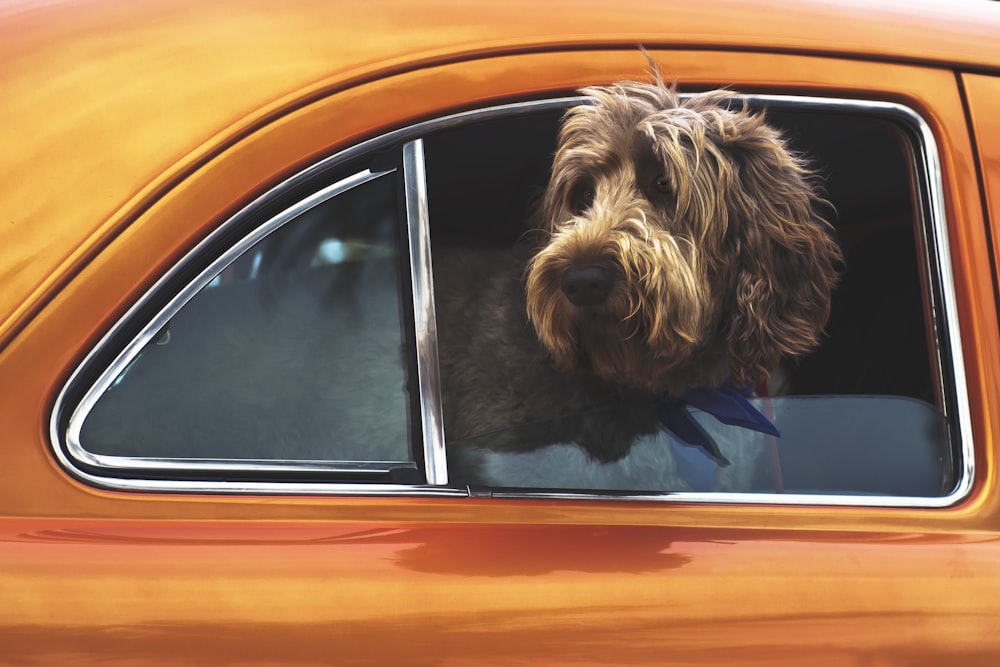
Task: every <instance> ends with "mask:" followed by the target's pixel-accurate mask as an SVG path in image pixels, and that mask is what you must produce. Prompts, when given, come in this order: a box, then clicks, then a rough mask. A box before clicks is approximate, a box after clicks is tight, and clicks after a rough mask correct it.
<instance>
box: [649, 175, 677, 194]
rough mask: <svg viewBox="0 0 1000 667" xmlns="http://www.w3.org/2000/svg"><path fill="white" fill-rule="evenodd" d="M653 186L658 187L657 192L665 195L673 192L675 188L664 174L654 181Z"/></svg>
mask: <svg viewBox="0 0 1000 667" xmlns="http://www.w3.org/2000/svg"><path fill="white" fill-rule="evenodd" d="M653 187H654V188H656V191H657V192H659V193H662V194H665V195H669V194H673V192H674V189H673V188H672V187H671V186H670V181H669V180H667V179H666V178H665V177H663V176H661V177H660V178H658V179H656V181H655V182H654V183H653Z"/></svg>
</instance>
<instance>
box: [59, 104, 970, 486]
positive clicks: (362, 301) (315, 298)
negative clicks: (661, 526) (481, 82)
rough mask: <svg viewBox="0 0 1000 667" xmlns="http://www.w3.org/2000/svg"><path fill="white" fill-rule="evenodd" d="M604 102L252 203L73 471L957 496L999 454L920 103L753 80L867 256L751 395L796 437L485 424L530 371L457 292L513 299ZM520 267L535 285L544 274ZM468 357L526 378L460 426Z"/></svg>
mask: <svg viewBox="0 0 1000 667" xmlns="http://www.w3.org/2000/svg"><path fill="white" fill-rule="evenodd" d="M578 101H579V100H577V99H558V100H548V101H540V102H532V103H525V104H514V105H509V106H503V107H496V108H491V109H486V110H477V111H472V112H466V113H463V114H459V115H458V116H452V117H448V118H444V119H441V120H437V121H430V122H427V123H423V124H421V125H418V126H415V127H412V128H405V129H403V130H399V131H397V132H395V133H392V134H391V135H387V136H386V137H380V138H377V139H375V140H372V141H371V142H369V143H368V144H364V145H361V146H358V147H356V148H354V149H351V150H350V151H348V152H347V154H342V155H337V156H333V157H331V158H329V159H328V160H326V161H324V162H322V163H320V164H318V165H315V166H314V167H312V168H310V170H308V171H307V172H306V174H305V176H301V175H300V176H299V177H296V178H294V179H292V181H291V182H290V183H291V185H289V184H284V185H282V186H280V187H279V188H276V189H275V191H274V193H272V194H271V195H268V196H265V197H263V198H262V199H261V200H260V201H259V202H257V203H255V204H253V205H251V206H249V207H248V208H247V209H245V210H244V211H242V212H241V213H240V214H238V215H237V216H235V217H234V219H233V220H231V221H230V222H229V223H227V224H226V225H225V226H224V227H223V228H221V229H220V230H219V232H218V233H216V234H215V235H213V237H212V238H210V239H207V240H206V242H205V243H203V244H202V245H201V246H199V248H197V249H196V250H195V251H193V252H192V253H191V254H190V255H189V256H188V258H186V259H185V260H184V261H183V262H181V263H180V264H179V265H178V268H177V269H176V270H175V275H171V276H167V277H165V278H164V280H162V281H161V282H160V283H159V284H158V286H157V287H155V288H154V289H153V290H152V291H151V292H150V295H148V296H147V299H146V300H147V301H148V303H144V304H139V305H137V307H136V308H134V309H133V311H132V312H131V313H130V314H129V315H128V316H126V317H125V318H123V320H122V322H120V323H119V325H118V327H117V328H116V330H115V331H112V332H111V333H109V335H108V336H107V337H106V339H105V340H104V341H103V342H102V344H101V345H99V346H98V348H97V349H96V350H95V351H94V352H93V353H92V354H91V356H90V357H88V359H87V360H86V361H85V363H84V364H83V365H82V366H81V368H80V369H79V370H78V372H77V374H76V375H75V376H74V378H73V379H72V380H71V382H70V384H69V385H68V388H67V390H66V391H65V392H64V398H63V400H64V401H65V403H66V404H67V409H64V410H57V413H56V416H55V417H54V420H55V421H54V424H55V426H54V431H53V432H54V433H55V434H56V436H57V437H56V439H57V443H58V444H59V446H60V447H62V448H63V451H64V452H65V454H66V458H67V460H68V461H69V462H70V465H72V466H73V467H75V468H77V469H79V470H84V471H89V472H91V473H93V472H94V471H96V472H98V473H99V476H100V479H101V480H103V481H102V482H101V483H107V484H112V482H108V481H107V480H109V479H116V480H120V479H125V478H132V479H137V480H139V481H138V482H129V483H128V484H125V485H126V486H128V485H129V484H131V487H130V488H150V483H148V480H149V479H156V480H161V481H162V480H166V481H167V483H169V484H172V486H171V487H170V488H174V489H176V490H186V489H195V488H197V489H199V490H201V489H204V488H218V489H219V490H230V489H229V487H228V486H226V485H227V484H229V480H231V479H232V477H233V475H236V476H237V477H238V478H239V479H240V483H241V484H242V486H240V487H239V488H240V489H254V488H257V489H259V490H263V491H268V492H271V491H275V490H277V491H281V490H282V489H283V488H284V489H285V490H287V489H291V490H293V491H297V490H300V489H306V490H308V491H310V492H311V491H317V490H319V491H322V492H331V493H338V492H342V493H358V492H364V491H363V490H362V488H361V487H359V486H358V485H359V484H360V485H365V484H373V485H375V486H374V487H373V488H376V487H377V490H378V492H380V493H392V492H393V491H394V490H400V491H402V490H406V491H407V492H414V491H416V492H420V493H448V494H459V495H464V494H467V493H483V492H485V493H493V494H497V495H503V494H513V495H519V496H521V495H527V496H531V497H545V496H563V495H566V494H570V495H574V496H578V497H588V496H595V495H596V496H597V497H609V496H611V497H621V496H624V497H641V498H655V499H669V498H689V497H700V498H703V499H706V500H711V499H712V498H718V499H729V500H731V499H732V498H731V497H730V495H729V494H742V497H744V498H747V499H750V498H753V499H755V500H757V501H760V500H761V499H764V500H765V501H775V502H792V501H795V499H796V498H800V499H801V498H802V497H803V496H804V497H805V500H802V501H803V502H824V501H823V500H818V501H817V500H816V499H815V498H813V496H818V497H822V498H827V499H834V501H836V502H865V501H864V500H861V499H863V498H876V499H877V500H875V501H872V502H876V503H888V504H895V503H894V501H892V498H903V499H928V502H929V503H931V504H933V503H935V502H938V503H943V502H946V499H947V498H948V497H949V496H950V495H951V494H954V493H955V492H956V489H958V487H959V486H960V485H961V484H962V483H963V480H964V479H965V478H966V477H967V464H968V458H969V457H968V451H969V448H970V447H971V443H970V442H969V438H968V436H967V434H965V432H964V429H965V428H967V427H966V423H965V421H963V417H962V415H963V413H964V410H965V409H966V408H965V407H964V405H965V402H964V386H963V383H962V378H961V375H960V367H961V364H960V359H961V356H960V354H961V348H960V345H959V343H958V337H957V334H958V332H957V323H956V320H955V319H954V317H953V316H950V315H949V313H952V312H953V308H954V304H953V299H952V297H951V293H950V290H951V283H950V273H949V270H948V266H947V263H946V261H947V245H946V244H947V238H946V236H945V234H944V220H943V214H942V211H941V210H940V208H941V207H940V201H939V199H940V193H939V192H936V191H935V189H936V188H937V189H939V185H938V184H937V182H936V181H935V180H934V179H935V178H937V176H936V173H935V164H936V163H935V160H936V153H935V152H934V145H933V141H932V139H930V134H929V133H928V132H927V131H926V129H925V126H924V125H923V123H922V121H921V120H920V119H919V117H918V116H916V114H914V113H913V112H912V111H909V110H908V109H905V108H903V107H899V106H897V105H889V104H875V103H867V102H853V101H849V100H815V99H803V98H794V97H751V98H746V101H747V103H749V104H752V105H754V106H755V107H757V108H760V109H761V110H766V112H767V117H768V119H769V122H771V123H772V124H773V125H775V126H776V127H778V128H779V129H780V130H781V131H782V133H783V134H784V135H785V136H786V137H787V138H788V141H789V142H790V145H791V147H792V148H793V149H794V150H795V151H796V152H798V153H801V154H803V155H807V156H808V158H809V160H810V162H811V164H812V165H813V167H814V169H815V171H816V173H817V174H818V176H819V177H821V178H822V180H823V182H824V188H825V196H826V198H827V199H828V200H829V205H830V210H829V211H828V212H827V213H829V214H830V215H831V218H832V220H833V222H834V225H835V229H836V235H837V241H838V243H839V244H840V245H841V247H842V248H843V251H844V256H845V260H844V266H843V270H842V275H841V279H840V282H839V284H838V287H837V288H836V291H835V292H834V296H833V303H832V312H831V317H830V320H829V323H828V325H827V328H826V331H825V334H824V337H823V340H822V344H821V345H819V346H818V347H817V348H816V349H815V350H814V351H813V352H811V353H810V354H808V355H806V356H805V357H803V358H801V359H799V360H797V361H796V362H794V363H784V364H782V365H780V366H779V367H778V368H776V369H775V370H774V372H773V373H772V375H771V377H770V379H769V380H768V381H767V382H766V383H762V384H761V385H760V386H756V387H753V388H751V389H752V393H751V394H750V396H749V398H748V401H749V405H751V406H752V407H753V409H754V410H755V411H756V412H757V413H759V414H761V415H763V416H764V417H765V418H766V419H767V420H768V421H769V422H770V423H772V424H773V425H774V426H775V427H776V429H777V431H779V432H780V436H778V435H774V434H768V433H764V432H760V431H753V430H747V429H745V428H742V427H739V426H732V425H727V424H724V423H722V422H720V421H719V420H718V419H717V418H716V417H713V416H710V415H709V414H707V413H705V412H703V411H701V410H699V409H698V408H697V407H693V408H692V407H688V408H686V411H687V413H688V414H689V415H690V416H691V419H692V420H693V423H694V424H696V428H698V429H700V430H702V431H703V432H704V433H706V434H707V437H708V438H709V439H710V441H711V442H712V444H713V446H715V447H716V448H717V449H718V451H717V452H716V454H715V455H711V456H706V454H705V451H703V449H700V448H698V447H691V446H690V444H689V443H685V442H680V441H678V439H677V438H676V437H674V435H672V434H671V433H670V432H668V431H667V430H664V429H660V428H653V429H649V428H645V429H640V430H639V432H630V433H628V434H623V433H621V432H619V431H617V430H616V429H615V428H613V427H612V426H610V425H613V424H620V423H622V422H623V421H642V422H643V423H648V422H649V420H650V419H653V420H654V421H655V420H656V418H657V414H658V413H657V410H658V409H659V407H658V405H657V404H656V402H655V401H654V402H646V403H643V402H642V401H636V402H632V403H630V402H627V401H626V402H624V403H618V404H616V405H614V406H609V405H595V406H589V407H588V408H587V409H586V410H579V409H575V408H574V409H559V408H554V409H552V410H550V411H547V412H546V411H542V412H540V413H539V412H537V411H530V414H531V418H530V419H523V418H519V417H518V415H512V416H511V417H510V418H509V419H507V421H504V420H503V419H499V421H498V419H496V418H495V415H493V416H492V417H490V418H489V419H487V418H485V416H484V415H487V414H488V413H489V412H490V410H491V409H493V408H495V403H494V402H493V400H492V398H491V397H492V394H491V386H492V385H500V384H503V385H507V386H515V385H517V383H518V382H520V381H522V378H521V377H520V376H519V370H518V368H517V367H516V365H515V364H507V365H505V363H504V358H503V356H502V350H503V345H502V344H501V342H502V341H499V340H493V339H491V338H490V336H491V335H493V334H490V333H488V332H489V331H491V330H490V329H486V330H485V331H487V334H486V335H485V336H484V334H483V333H482V332H483V331H484V329H482V328H481V327H479V328H476V327H470V321H469V320H470V316H469V313H471V312H479V311H478V310H477V309H472V308H463V307H462V305H461V303H459V304H458V305H457V306H456V305H455V304H454V303H453V302H454V299H455V297H454V294H456V293H458V294H461V295H462V296H461V298H463V299H476V300H484V299H494V300H497V309H498V312H499V311H500V310H502V309H503V308H507V309H508V311H509V310H510V304H509V303H508V304H507V305H506V306H505V305H504V303H505V302H504V300H503V299H499V297H500V295H498V294H497V293H495V292H493V291H490V289H487V285H489V284H490V281H491V275H495V274H496V272H500V271H507V272H510V271H511V266H512V265H511V262H515V264H516V262H522V264H521V265H520V266H522V269H523V262H524V261H525V258H524V257H523V256H521V255H519V254H518V253H521V252H522V249H523V248H524V247H525V246H526V245H530V240H531V239H532V236H533V233H534V231H535V229H536V226H537V220H536V218H535V217H534V212H535V210H536V207H537V202H538V200H539V198H540V197H541V194H542V192H543V190H544V188H545V185H546V182H547V179H548V177H549V167H550V164H551V160H552V155H553V151H554V150H555V144H556V136H557V133H558V128H559V124H560V121H561V118H562V116H563V114H564V112H565V109H566V107H567V105H568V104H572V103H577V102H578ZM428 239H429V240H428ZM425 253H429V255H425ZM512 258H513V259H512ZM431 260H432V263H431ZM510 275H511V276H512V278H511V280H509V281H508V288H509V289H510V290H517V289H521V288H522V287H523V284H522V278H523V270H522V271H521V272H518V271H514V272H513V273H510ZM431 280H433V285H434V289H433V291H431V290H430V289H429V286H430V284H431ZM504 312H507V311H504ZM518 316H519V317H522V318H523V313H514V314H510V313H508V314H506V315H504V317H518ZM494 331H499V329H495V330H494ZM497 335H499V334H497ZM455 350H462V351H469V350H475V354H476V355H480V356H481V357H482V358H484V359H486V358H489V360H490V361H491V362H492V363H494V365H496V366H497V368H498V369H499V371H498V372H497V374H496V375H495V376H494V378H493V379H492V380H490V381H487V382H481V383H479V384H476V383H472V384H469V383H466V385H464V386H465V387H466V388H465V389H464V390H463V391H464V394H465V395H464V396H463V400H464V402H463V405H472V406H473V409H472V410H466V412H467V413H468V414H465V415H463V419H464V422H462V423H461V424H459V425H456V422H455V419H454V405H452V404H451V403H449V401H448V400H447V399H448V394H449V392H448V391H447V390H448V383H449V382H450V381H451V379H452V377H453V376H454V374H455V372H456V371H455V368H454V367H453V365H450V364H451V362H450V361H449V359H451V358H452V357H454V354H452V353H453V352H454V351H455ZM439 356H440V358H441V359H440V365H439ZM532 363H538V364H545V363H548V362H547V361H546V360H545V358H544V356H542V357H538V358H537V359H536V360H535V361H534V362H532ZM459 372H461V370H459ZM442 375H443V377H441V376H442ZM442 396H444V400H443V402H442ZM525 396H526V399H525V400H526V401H527V400H530V399H529V398H528V396H530V391H528V390H526V391H525ZM74 397H75V399H74ZM70 407H71V408H72V409H69V408H70ZM525 414H527V413H525ZM661 423H662V422H661ZM609 450H610V451H613V455H611V456H609V455H606V452H607V451H609ZM595 452H604V453H601V454H597V455H595ZM435 467H439V468H440V469H439V470H435ZM429 471H430V472H429ZM144 480H145V481H144ZM195 481H196V482H197V483H198V484H197V485H193V482H195ZM303 481H304V482H306V485H305V486H286V487H281V486H280V484H282V483H290V482H296V483H302V482H303ZM188 482H192V483H188ZM257 482H261V483H265V482H266V483H277V484H278V486H267V487H265V486H259V487H254V486H253V484H254V483H257ZM118 483H119V482H114V484H118ZM206 484H207V487H206V486H205V485H206ZM692 493H694V494H698V495H697V496H691V495H690V494H692ZM720 494H721V495H720ZM779 496H780V497H779ZM738 497H739V496H738ZM781 498H784V500H782V499H781ZM811 498H812V499H811ZM845 498H846V499H847V500H844V499H845ZM810 499H811V500H810ZM836 499H840V500H836ZM906 502H907V503H911V504H912V502H911V501H906Z"/></svg>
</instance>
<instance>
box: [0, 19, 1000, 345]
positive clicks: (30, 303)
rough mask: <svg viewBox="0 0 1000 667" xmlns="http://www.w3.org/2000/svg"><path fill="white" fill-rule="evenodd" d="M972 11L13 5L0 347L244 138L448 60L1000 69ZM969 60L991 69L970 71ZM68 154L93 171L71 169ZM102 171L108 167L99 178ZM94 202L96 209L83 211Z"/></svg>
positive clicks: (4, 55)
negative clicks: (709, 54) (686, 60)
mask: <svg viewBox="0 0 1000 667" xmlns="http://www.w3.org/2000/svg"><path fill="white" fill-rule="evenodd" d="M982 4H983V3H978V2H960V3H950V4H949V10H948V11H943V10H942V6H941V5H940V4H937V3H933V2H926V3H904V2H893V3H886V4H884V5H880V6H878V7H874V8H872V7H870V6H869V3H864V2H860V1H855V2H852V3H851V5H852V7H851V11H850V12H847V13H845V12H843V11H840V10H839V9H838V7H837V6H835V5H834V6H831V3H828V2H814V3H794V4H791V5H789V4H787V3H781V2H759V3H758V2H755V3H742V2H736V1H730V2H725V3H717V4H715V5H714V6H713V7H712V9H711V10H708V11H706V10H705V8H704V5H703V4H702V3H699V2H696V1H689V2H683V3H672V5H671V11H669V12H663V11H657V7H658V5H659V3H657V2H649V1H648V0H647V2H646V3H643V2H637V3H634V4H630V5H628V6H627V7H626V6H622V7H618V8H617V11H616V12H610V13H609V12H607V10H606V6H605V3H599V2H574V3H570V4H569V8H567V6H565V5H559V4H555V3H547V4H546V5H545V6H544V7H538V6H536V5H532V4H531V3H526V4H524V6H521V7H519V6H518V5H516V4H509V3H505V4H496V3H481V4H478V5H474V6H473V5H465V6H463V11H462V12H454V11H453V6H452V4H451V3H449V2H442V3H439V4H435V3H420V4H419V5H415V4H413V3H409V2H406V1H405V0H396V1H390V2H385V3H381V4H379V5H378V6H377V8H376V7H375V6H373V5H371V4H364V5H363V6H362V5H360V4H359V5H353V6H352V5H350V4H346V5H341V4H339V3H338V4H333V5H327V4H325V3H319V2H308V1H303V2H298V3H277V2H266V1H260V2H252V3H239V2H234V3H233V6H230V5H227V4H226V3H213V5H212V6H211V8H209V7H206V6H205V5H204V4H203V3H195V2H191V1H190V0H157V1H156V2H143V3H129V2H124V1H118V2H81V3H78V4H74V5H71V6H66V5H64V4H62V3H60V4H50V3H45V2H32V1H30V0H29V1H27V2H24V1H22V2H17V3H14V4H13V5H12V6H11V7H10V8H9V9H7V10H6V11H5V12H4V14H3V19H4V20H3V23H2V24H0V31H2V32H0V37H2V39H0V45H2V46H0V62H3V63H4V64H3V67H2V69H0V83H2V85H3V87H4V90H5V91H7V99H8V102H7V103H6V104H5V105H4V107H3V109H2V110H0V125H2V126H3V127H5V128H9V129H8V132H9V137H8V138H7V140H6V141H5V151H4V157H3V158H2V159H3V162H0V168H2V169H3V171H4V172H5V173H19V174H22V176H21V178H22V179H23V180H22V181H21V185H20V187H19V188H18V189H17V190H16V194H15V193H5V195H4V200H2V201H0V205H2V208H3V209H4V210H7V211H11V212H15V213H13V216H14V217H12V218H9V219H8V220H6V229H5V230H4V236H5V243H4V248H5V249H6V250H5V253H9V254H5V255H4V257H3V259H4V261H3V262H2V266H3V267H5V268H4V273H3V274H0V290H3V291H0V297H2V298H0V303H2V304H3V308H4V310H3V311H0V344H3V343H4V342H5V341H6V340H8V339H9V338H10V337H11V336H13V335H14V334H15V333H16V332H17V330H19V328H20V327H21V326H23V324H24V322H25V321H26V320H27V319H28V318H30V316H31V314H32V313H33V312H35V311H36V310H37V308H38V307H39V306H40V305H41V304H43V303H44V302H45V300H47V299H48V298H50V297H51V294H52V293H53V292H54V291H55V290H56V289H57V288H58V287H59V286H60V285H61V284H62V283H64V282H65V280H66V277H67V276H68V275H71V274H72V273H73V272H74V271H76V270H77V269H78V268H79V266H81V264H82V263H83V262H85V261H86V259H87V258H88V257H89V256H90V255H91V254H92V252H93V249H95V248H99V247H101V246H102V245H103V244H104V243H105V242H106V241H107V239H108V238H110V237H111V236H113V235H114V234H115V233H116V231H115V230H116V229H118V228H119V227H120V225H121V224H123V223H124V221H125V220H128V219H130V216H132V215H134V213H135V212H136V211H141V210H142V209H143V208H145V207H146V206H148V205H149V204H150V203H151V202H152V201H155V199H156V198H157V197H159V196H161V195H162V193H163V192H164V191H165V189H167V188H169V187H170V186H171V185H172V184H175V183H176V182H177V181H178V180H179V179H181V178H183V176H184V175H185V174H188V173H190V172H191V171H192V170H193V169H194V168H196V167H197V165H199V164H201V163H202V162H204V160H206V159H208V158H210V157H211V156H212V155H215V154H217V153H218V152H219V151H221V150H223V149H224V148H225V147H226V146H227V145H229V144H231V143H232V142H233V141H234V140H236V139H237V138H239V137H240V136H242V135H244V134H246V133H247V132H249V131H251V130H252V129H253V128H255V127H259V126H261V125H262V124H264V123H266V122H267V121H269V120H271V119H273V118H275V117H277V116H280V115H282V114H283V113H286V112H287V111H289V110H290V109H294V108H297V107H299V106H302V105H303V104H306V103H308V102H309V101H310V100H312V99H316V98H317V97H321V96H323V95H326V94H329V93H330V92H332V91H335V90H341V89H345V88H348V87H350V86H352V85H356V84H358V83H361V82H364V81H369V80H373V79H377V78H380V77H384V76H387V75H389V74H392V73H394V72H401V71H405V70H412V69H418V68H422V67H427V66H431V65H435V64H440V63H444V62H449V61H453V60H471V59H474V58H478V57H483V56H489V55H501V54H504V53H516V52H524V51H546V50H552V49H558V48H581V47H595V46H610V47H615V48H634V46H635V45H638V44H646V45H648V46H650V47H653V46H668V45H669V46H673V47H698V48H704V47H705V45H706V44H709V45H713V46H714V47H715V48H720V47H722V48H725V49H739V50H746V51H765V52H767V51H770V52H798V53H810V54H832V55H837V54H840V55H842V56H844V55H846V56H847V57H848V58H852V57H853V56H854V54H856V53H859V52H860V53H864V54H866V55H867V56H868V57H870V58H873V59H878V60H896V61H914V62H930V63H935V62H936V63H941V64H945V65H949V64H958V65H961V64H967V65H968V64H974V65H975V66H976V67H984V66H985V67H998V66H1000V58H997V57H996V56H992V57H993V58H994V60H992V61H991V60H989V58H990V57H991V56H990V55H989V54H992V53H993V51H994V49H992V48H990V47H991V46H992V44H993V40H994V36H995V34H996V32H995V30H996V25H997V24H996V18H995V15H994V14H991V13H990V12H988V11H987V10H986V9H985V8H984V7H981V6H980V5H982ZM845 16H849V17H850V18H845ZM775 17H780V20H775ZM813 22H816V23H820V24H822V25H824V30H822V31H819V32H818V33H817V31H815V30H813V29H812V28H811V26H812V25H813ZM886 25H892V26H893V29H892V30H885V29H884V26H886ZM927 25H933V26H934V28H935V30H934V32H932V33H928V32H927V31H926V26H927ZM636 26H641V28H640V29H637V27H636ZM359 35H363V36H364V37H365V39H356V38H357V36H359ZM972 53H977V54H978V53H982V54H986V55H983V56H979V57H977V58H976V59H975V60H974V61H973V62H972V63H970V62H969V58H970V56H969V55H968V54H972ZM372 54H379V55H378V56H377V57H375V56H373V55H372ZM82 58H83V59H85V63H86V66H80V63H81V59H82ZM192 71H196V72H198V76H197V77H196V78H195V79H192V78H191V77H190V76H189V75H190V72H192ZM95 91H113V94H107V93H106V94H103V95H99V96H95V95H94V92H95ZM156 91H169V94H157V92H156ZM84 101H85V102H84ZM43 109H49V110H52V111H53V112H54V113H55V116H54V117H52V116H49V115H48V114H46V113H42V112H41V111H40V110H43ZM43 137H44V140H43V139H42V138H43ZM108 145H114V146H115V151H114V153H113V154H108V151H107V149H106V146H108ZM63 146H75V147H77V150H78V153H79V154H81V155H86V156H89V158H90V159H87V160H83V161H75V160H67V159H65V155H63V154H62V150H61V149H62V147H63ZM97 155H102V156H106V159H104V160H100V161H99V162H100V165H99V167H98V166H96V163H95V160H93V159H92V157H93V156H97ZM29 165H30V168H29ZM53 192H59V193H60V194H61V196H60V197H53V196H52V193H53ZM93 192H99V193H101V195H102V196H101V197H90V196H79V195H80V194H82V193H86V194H89V193H93ZM43 220H44V221H46V225H45V230H44V231H42V228H41V226H40V224H39V222H40V221H43ZM52 220H59V221H60V222H59V224H60V225H62V226H61V227H60V229H59V231H58V233H53V231H52V229H51V225H52V224H53V223H52V222H51V221H52ZM95 221H100V222H101V223H103V224H100V225H97V224H95ZM53 237H54V238H55V239H57V241H55V242H53V240H52V239H53Z"/></svg>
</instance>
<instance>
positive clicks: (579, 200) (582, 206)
mask: <svg viewBox="0 0 1000 667" xmlns="http://www.w3.org/2000/svg"><path fill="white" fill-rule="evenodd" d="M593 203H594V188H593V187H591V186H589V185H577V186H576V187H574V188H573V191H572V192H571V193H570V200H569V204H570V208H571V209H572V211H573V213H575V214H576V215H579V214H581V213H583V212H584V211H586V210H587V209H588V208H590V207H591V205H592V204H593Z"/></svg>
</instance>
